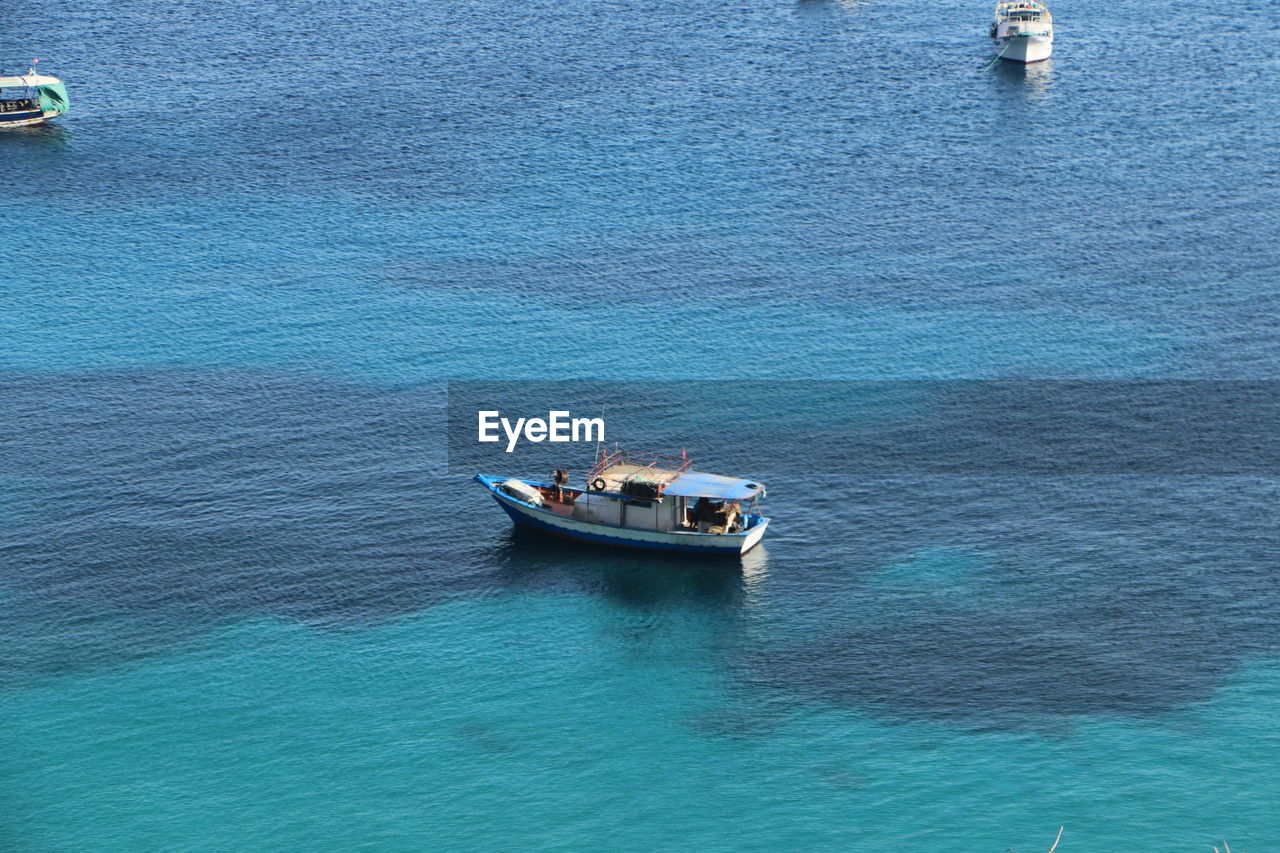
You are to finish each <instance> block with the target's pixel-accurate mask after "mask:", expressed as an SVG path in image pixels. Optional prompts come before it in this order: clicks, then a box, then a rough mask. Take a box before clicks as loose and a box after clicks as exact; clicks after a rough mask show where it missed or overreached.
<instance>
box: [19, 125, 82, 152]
mask: <svg viewBox="0 0 1280 853" xmlns="http://www.w3.org/2000/svg"><path fill="white" fill-rule="evenodd" d="M74 137H75V133H74V132H73V131H71V130H69V129H68V128H66V127H64V126H62V125H60V124H47V123H46V124H33V125H27V126H26V127H5V128H0V152H4V151H13V152H21V153H23V154H30V153H31V152H32V151H40V150H43V151H61V150H63V149H65V148H68V147H69V146H70V144H71V141H72V139H73V138H74Z"/></svg>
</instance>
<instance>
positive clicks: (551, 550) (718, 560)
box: [493, 526, 768, 607]
mask: <svg viewBox="0 0 1280 853" xmlns="http://www.w3.org/2000/svg"><path fill="white" fill-rule="evenodd" d="M493 557H494V564H495V565H496V566H497V567H498V581H499V583H501V584H503V585H506V586H510V587H520V588H526V589H528V588H534V589H540V590H547V589H552V590H554V589H573V590H575V591H591V592H597V593H601V594H603V595H605V596H607V597H609V598H611V599H613V600H615V601H618V602H621V603H624V604H628V605H631V606H641V607H644V606H652V605H655V604H662V603H673V602H682V601H684V602H700V603H704V604H730V605H731V604H734V603H737V602H738V601H740V600H741V598H742V597H743V595H744V594H746V592H747V591H748V590H749V588H750V587H751V586H753V585H755V584H756V583H758V582H759V581H760V579H761V578H763V577H764V575H765V572H766V568H767V565H768V552H767V551H765V549H764V547H763V546H757V547H756V548H754V549H752V550H751V551H749V552H748V553H746V554H743V555H741V556H738V557H722V556H707V555H705V554H685V553H680V552H671V551H646V550H641V549H627V548H616V547H612V546H608V545H595V544H591V543H585V542H569V541H565V540H563V539H560V538H557V537H555V536H550V535H548V534H546V533H543V532H541V531H538V530H529V529H527V528H524V527H518V526H517V527H512V528H510V529H509V530H508V531H506V533H504V534H503V536H502V538H501V539H500V540H499V544H498V546H497V548H496V549H495V551H494V555H493Z"/></svg>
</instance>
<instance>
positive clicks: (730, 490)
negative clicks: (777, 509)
mask: <svg viewBox="0 0 1280 853" xmlns="http://www.w3.org/2000/svg"><path fill="white" fill-rule="evenodd" d="M691 464H692V463H691V461H690V460H689V459H688V458H687V457H686V456H684V454H681V455H680V456H678V457H671V456H660V455H657V454H639V453H628V452H626V451H621V450H615V451H613V452H611V453H610V452H597V454H596V464H595V466H594V467H592V469H591V471H590V472H589V473H588V474H587V477H586V482H585V485H584V487H582V488H577V487H572V486H570V485H569V484H568V479H569V476H568V473H567V472H565V471H563V470H557V471H556V472H555V473H554V474H553V476H552V480H551V482H535V481H531V480H518V479H514V478H510V477H495V476H490V475H487V474H477V475H476V477H475V479H476V481H477V482H479V483H481V484H482V485H484V486H485V488H487V489H488V490H489V492H490V494H492V495H493V499H494V500H496V501H497V502H498V505H499V506H501V507H502V508H503V509H504V510H505V511H506V513H507V515H509V516H511V520H512V521H513V522H515V523H516V524H519V525H522V526H524V527H532V528H534V529H537V530H541V531H544V532H546V533H552V534H555V535H559V536H565V537H568V538H571V539H577V540H580V541H584V542H594V543H598V544H602V545H621V546H626V547H631V548H649V549H657V550H665V551H688V552H693V553H700V554H724V555H732V556H736V555H738V554H745V553H746V552H747V551H750V550H751V549H752V548H754V547H755V546H756V544H758V543H759V542H760V538H761V537H762V536H764V531H765V528H766V527H768V526H769V519H767V518H765V517H764V516H763V515H761V514H760V510H759V504H758V501H759V499H760V498H762V497H764V494H765V489H764V484H763V483H760V482H758V481H755V480H742V479H739V478H736V477H721V476H720V475H718V474H705V473H701V472H698V471H692V470H690V468H691Z"/></svg>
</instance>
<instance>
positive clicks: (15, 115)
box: [0, 67, 71, 128]
mask: <svg viewBox="0 0 1280 853" xmlns="http://www.w3.org/2000/svg"><path fill="white" fill-rule="evenodd" d="M70 109H71V99H70V98H69V97H68V96H67V87H66V85H65V84H64V83H63V82H62V81H61V80H59V79H58V78H57V77H50V76H48V75H47V74H37V73H36V69H35V68H34V67H32V68H28V69H27V73H26V74H20V75H18V76H15V77H0V128H4V127H25V126H27V125H32V124H43V123H44V122H46V121H48V120H49V119H51V118H53V117H55V116H61V115H66V114H67V112H68V111H69V110H70Z"/></svg>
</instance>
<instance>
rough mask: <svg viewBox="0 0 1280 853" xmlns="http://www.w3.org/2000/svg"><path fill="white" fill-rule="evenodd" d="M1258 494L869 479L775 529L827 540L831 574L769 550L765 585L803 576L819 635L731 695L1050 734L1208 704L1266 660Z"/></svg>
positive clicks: (765, 661) (1263, 504)
mask: <svg viewBox="0 0 1280 853" xmlns="http://www.w3.org/2000/svg"><path fill="white" fill-rule="evenodd" d="M1274 489H1275V484H1274V483H1273V482H1271V481H1269V480H1265V479H1264V480H1258V479H1248V478H1226V479H1222V478H1149V477H1131V478H1098V477H1078V478H1055V477H1024V478H1010V477H986V478H972V479H969V480H967V481H963V478H961V479H956V478H910V479H892V478H877V479H872V480H865V481H863V482H861V483H860V484H859V486H858V487H857V488H856V489H846V490H844V491H843V492H842V493H841V496H842V497H843V502H842V501H841V500H840V499H839V498H832V499H829V500H827V501H826V502H825V503H824V504H823V505H822V508H821V510H820V511H819V512H818V513H817V515H818V516H819V517H809V518H791V519H785V522H786V523H787V524H788V527H789V528H794V527H798V528H799V529H798V530H796V531H795V535H796V537H797V538H798V539H800V540H801V541H804V540H810V541H811V540H812V539H814V538H816V537H818V536H822V535H824V534H825V535H826V536H827V543H828V552H827V559H828V561H829V563H828V565H830V564H831V563H836V564H838V565H841V566H842V567H843V572H842V573H841V575H840V576H839V581H838V582H834V583H827V584H823V585H821V586H819V585H818V581H819V579H820V578H821V575H822V574H823V572H822V571H821V570H820V569H818V568H817V567H816V566H806V567H792V566H789V565H786V564H785V561H784V558H783V557H782V556H781V554H782V549H781V547H779V546H778V545H776V544H775V547H774V558H773V559H772V560H771V577H772V578H773V579H774V581H775V582H776V583H777V584H780V585H789V584H790V583H791V582H792V579H791V577H790V572H791V571H799V572H800V573H801V574H802V575H803V579H799V578H797V579H795V582H796V583H802V584H811V585H813V589H812V591H809V592H799V593H797V595H798V597H799V598H802V599H804V600H805V601H807V602H808V603H809V605H810V606H812V607H815V608H820V612H823V613H825V614H826V618H825V619H823V620H820V621H819V623H818V624H817V625H814V624H812V623H810V624H808V625H806V626H805V629H804V630H805V632H806V633H808V634H809V635H810V636H808V637H803V636H800V635H799V633H798V632H796V631H793V632H792V635H793V636H792V637H791V639H790V642H789V643H786V644H780V645H778V646H775V647H771V648H768V649H759V650H753V651H749V652H746V653H744V658H743V659H744V661H746V662H747V666H746V670H745V672H744V678H749V679H752V680H753V682H754V683H757V684H760V685H766V686H772V687H775V688H778V687H780V688H782V689H784V690H787V691H788V692H792V691H795V692H799V693H801V694H804V695H809V696H816V697H822V698H825V699H827V700H829V701H832V702H835V703H837V704H840V705H846V706H849V707H856V708H862V709H870V710H872V711H873V712H875V713H878V714H883V715H885V716H888V717H903V718H913V719H918V718H924V719H938V720H946V721H953V722H958V723H963V724H965V725H971V726H986V725H993V726H1000V727H1004V726H1023V725H1035V726H1037V727H1049V728H1052V727H1054V726H1055V725H1056V723H1055V720H1061V719H1064V718H1070V717H1072V716H1077V715H1087V714H1119V715H1130V716H1142V715H1149V714H1157V713H1162V712H1164V711H1167V710H1170V709H1172V708H1175V707H1177V706H1180V705H1183V704H1185V703H1188V702H1193V701H1196V700H1199V699H1203V698H1206V697H1208V696H1209V695H1210V694H1211V693H1212V692H1213V691H1214V690H1215V689H1216V688H1218V687H1219V686H1220V685H1221V684H1222V683H1223V682H1224V681H1225V680H1226V679H1228V678H1229V677H1230V676H1231V675H1232V674H1233V673H1234V671H1235V670H1236V668H1237V667H1238V666H1239V665H1240V663H1241V662H1242V661H1243V660H1245V659H1248V658H1250V657H1253V656H1257V655H1265V654H1268V653H1272V652H1274V650H1275V649H1276V648H1277V647H1278V646H1280V619H1277V616H1276V614H1277V613H1278V612H1280V581H1277V573H1276V569H1277V566H1278V565H1280V537H1278V535H1277V533H1276V525H1275V517H1274V512H1273V511H1272V510H1271V509H1270V508H1269V507H1270V502H1271V498H1270V497H1269V496H1270V495H1272V494H1273V493H1274ZM841 508H843V512H842V511H841ZM837 519H838V521H839V523H840V525H841V526H842V527H846V528H847V529H846V530H844V531H843V532H833V531H832V530H831V525H832V523H833V522H835V521H836V520H837ZM782 523H784V519H783V518H779V519H778V520H776V521H775V524H779V525H781V524H782ZM788 538H789V539H790V536H788ZM912 545H914V547H912ZM904 546H907V547H904ZM797 547H800V546H797ZM917 555H922V556H917ZM949 555H950V556H949ZM913 572H915V573H916V575H915V576H914V577H913ZM947 572H953V573H954V574H947ZM819 591H823V592H825V593H826V594H827V595H828V596H829V599H828V600H826V601H823V600H822V598H821V595H820V592H819ZM776 592H777V591H776V590H775V593H776ZM822 623H825V624H822Z"/></svg>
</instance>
